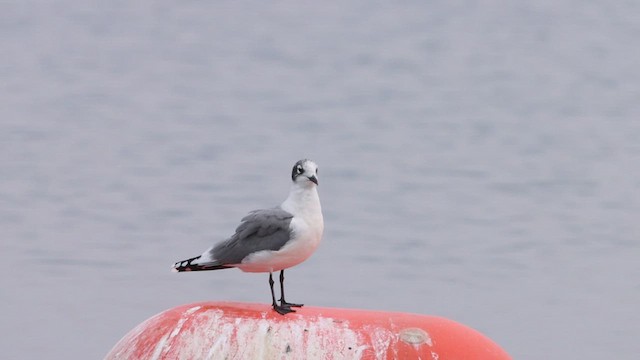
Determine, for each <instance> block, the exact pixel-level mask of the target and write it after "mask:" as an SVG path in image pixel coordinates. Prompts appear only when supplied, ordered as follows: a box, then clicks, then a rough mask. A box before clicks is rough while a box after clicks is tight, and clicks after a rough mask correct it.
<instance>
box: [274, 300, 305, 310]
mask: <svg viewBox="0 0 640 360" xmlns="http://www.w3.org/2000/svg"><path fill="white" fill-rule="evenodd" d="M280 306H281V307H286V308H292V307H303V306H304V304H295V303H290V302H286V301H284V300H280Z"/></svg>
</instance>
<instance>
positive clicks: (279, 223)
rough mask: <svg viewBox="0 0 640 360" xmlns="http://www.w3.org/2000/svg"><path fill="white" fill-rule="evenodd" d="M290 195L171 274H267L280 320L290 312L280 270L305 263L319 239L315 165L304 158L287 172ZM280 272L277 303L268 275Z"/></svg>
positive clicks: (175, 267)
mask: <svg viewBox="0 0 640 360" xmlns="http://www.w3.org/2000/svg"><path fill="white" fill-rule="evenodd" d="M291 181H292V185H291V189H290V191H289V196H288V197H287V198H286V199H285V200H284V202H282V204H280V205H279V206H276V207H274V208H270V209H262V210H254V211H251V212H250V213H249V214H248V215H247V216H245V217H244V218H242V220H241V222H240V225H238V227H237V228H236V231H235V233H234V234H233V235H231V237H229V238H228V239H226V240H224V241H222V242H219V243H217V244H215V245H213V246H212V247H210V248H209V249H207V250H206V251H205V252H204V253H203V254H202V255H200V256H196V257H193V258H191V259H187V260H182V261H178V262H176V263H175V264H174V265H173V269H172V270H173V271H174V272H183V271H202V270H220V269H228V268H239V269H240V270H242V271H244V272H263V273H267V272H268V273H269V286H270V288H271V300H272V306H273V309H274V310H275V311H276V312H278V313H279V314H281V315H285V314H287V313H290V312H295V310H293V309H292V307H301V306H303V304H295V303H289V302H287V301H286V300H285V297H284V270H285V269H288V268H290V267H292V266H295V265H298V264H300V263H301V262H303V261H305V260H306V259H307V258H309V256H311V254H313V252H314V251H315V250H316V248H317V247H318V245H319V244H320V240H321V239H322V232H323V230H324V221H323V219H322V208H321V207H320V198H319V197H318V189H317V186H318V165H316V163H314V162H313V161H311V160H308V159H303V160H300V161H298V162H296V163H295V165H294V166H293V170H292V171H291ZM277 271H280V304H278V303H277V302H276V296H275V293H274V291H273V284H274V281H273V272H277Z"/></svg>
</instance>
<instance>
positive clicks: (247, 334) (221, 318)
mask: <svg viewBox="0 0 640 360" xmlns="http://www.w3.org/2000/svg"><path fill="white" fill-rule="evenodd" d="M296 310H297V312H295V313H291V314H287V315H285V316H282V315H280V314H278V313H276V312H275V311H273V309H272V308H271V306H270V305H266V304H264V305H263V304H247V303H235V302H233V303H232V302H202V303H195V304H189V305H183V306H178V307H175V308H173V309H169V310H166V311H164V312H162V313H160V314H158V315H155V316H153V317H151V318H150V319H148V320H146V321H145V322H143V323H142V324H140V325H138V326H137V327H136V328H134V329H133V330H131V331H130V332H129V333H128V334H126V335H125V336H124V337H123V338H122V339H121V340H120V341H119V342H118V343H117V344H116V345H115V346H114V347H113V349H112V350H111V351H110V352H109V354H108V355H107V357H106V359H107V360H111V359H431V360H446V359H456V360H461V359H474V360H489V359H491V360H503V359H504V360H506V359H511V357H510V356H509V355H508V354H507V353H506V352H505V351H504V350H502V349H501V348H500V347H499V346H498V345H496V344H495V343H494V342H493V341H491V340H490V339H489V338H487V337H486V336H484V335H482V334H481V333H479V332H477V331H475V330H473V329H471V328H469V327H467V326H464V325H461V324H458V323H456V322H454V321H451V320H447V319H444V318H441V317H435V316H426V315H416V314H406V313H395V312H384V311H364V310H352V309H334V308H321V307H309V306H304V307H302V308H299V309H296Z"/></svg>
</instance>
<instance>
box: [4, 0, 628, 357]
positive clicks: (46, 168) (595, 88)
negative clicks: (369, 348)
mask: <svg viewBox="0 0 640 360" xmlns="http://www.w3.org/2000/svg"><path fill="white" fill-rule="evenodd" d="M134 3H135V4H134ZM639 19H640V7H639V5H638V3H637V2H632V1H629V2H615V3H612V2H609V1H592V2H589V3H588V4H585V3H584V2H582V1H577V0H576V1H560V2H558V1H542V2H536V4H535V5H534V4H529V3H528V2H524V1H522V2H516V3H513V4H511V5H503V4H498V3H495V2H483V1H481V2H473V1H467V2H464V1H463V2H439V1H430V2H411V1H408V2H404V3H403V4H402V5H397V6H390V5H381V4H373V3H371V2H368V1H349V2H336V3H331V4H328V3H323V4H306V5H301V4H299V3H298V2H294V1H280V2H277V3H275V4H270V5H268V6H267V5H264V4H262V3H259V2H243V3H235V2H234V3H231V2H228V3H227V2H222V3H218V4H217V5H211V4H209V3H208V2H198V1H187V2H180V3H179V4H169V3H163V2H156V1H139V2H126V1H113V2H109V3H105V2H101V1H95V2H82V3H78V2H72V1H68V0H67V1H57V2H32V1H20V2H18V1H15V2H2V3H0V53H1V54H2V57H1V59H0V169H1V170H0V234H1V235H2V240H1V242H0V252H1V254H2V259H3V262H4V265H5V266H4V268H5V270H4V271H3V272H2V275H0V281H1V282H0V301H1V302H2V306H1V307H0V311H1V313H0V317H1V318H2V322H0V329H1V331H2V336H0V348H2V351H3V358H7V359H16V358H21V359H41V358H50V359H99V358H101V357H102V356H104V355H105V354H106V353H107V352H108V351H109V349H110V348H111V347H112V346H113V345H114V344H115V343H116V342H117V341H118V339H119V338H120V337H122V336H123V335H124V334H125V333H126V332H128V331H129V330H130V329H131V328H133V327H134V326H135V325H136V324H138V323H140V322H141V321H143V320H144V319H146V318H148V317H150V316H151V315H153V314H155V313H157V312H160V311H162V310H164V309H167V308H170V307H173V306H176V305H179V304H184V303H189V302H194V301H200V300H237V301H252V302H268V301H269V292H268V284H267V277H266V275H263V274H257V275H256V274H244V273H242V272H240V271H237V270H233V271H232V270H230V271H227V272H217V273H200V274H173V273H171V272H169V267H170V265H171V264H172V263H173V262H174V261H176V260H179V259H182V258H185V257H189V256H193V255H196V254H198V253H200V252H201V251H202V250H204V249H205V248H207V247H208V246H209V245H210V244H211V243H212V242H213V241H214V240H217V239H222V238H224V237H225V236H228V235H230V234H231V232H232V231H233V229H234V227H235V225H236V224H237V222H238V220H239V219H240V218H241V217H242V216H243V215H244V214H245V213H246V212H247V211H249V210H252V209H254V208H259V207H268V206H273V205H276V204H278V203H279V202H280V201H282V200H283V199H284V197H285V196H286V194H287V191H288V187H289V171H290V168H291V166H292V165H293V163H294V162H295V161H296V160H298V159H300V158H303V157H309V158H312V159H314V160H315V161H316V162H317V163H318V164H319V165H320V189H319V190H320V195H321V200H322V203H323V208H324V214H325V227H326V228H325V236H324V240H323V244H322V246H321V247H320V249H319V250H318V252H317V253H316V254H315V255H314V256H313V257H312V258H311V259H310V260H309V261H307V262H306V263H304V264H302V265H301V266H299V267H297V268H295V269H293V270H290V271H289V272H288V277H287V279H288V284H289V287H288V295H289V297H290V298H291V300H294V301H301V302H305V303H307V304H309V305H317V306H329V307H353V308H366V309H384V310H394V311H407V312H417V313H423V314H434V315H441V316H445V317H448V318H451V319H454V320H456V321H459V322H462V323H464V324H467V325H469V326H472V327H474V328H476V329H478V330H480V331H482V332H483V333H485V334H486V335H488V336H489V337H491V338H492V339H494V340H495V341H496V342H498V343H499V344H501V345H502V346H503V347H504V348H505V349H506V350H507V351H509V352H510V353H511V354H512V355H513V356H514V358H515V359H633V358H636V357H637V354H638V353H640V345H639V344H640V343H639V342H638V338H639V337H640V325H638V324H640V307H639V304H640V280H639V279H640V265H639V264H640V221H638V219H639V217H640V101H639V99H640V90H639V89H640V71H638V64H640V47H639V46H637V45H638V38H639V37H640V20H639Z"/></svg>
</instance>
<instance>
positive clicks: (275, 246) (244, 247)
mask: <svg viewBox="0 0 640 360" xmlns="http://www.w3.org/2000/svg"><path fill="white" fill-rule="evenodd" d="M292 218H293V215H291V214H290V213H289V212H287V211H284V210H282V209H281V208H273V209H264V210H255V211H252V212H250V213H249V214H248V215H247V216H245V217H244V218H242V222H241V223H240V225H239V226H238V228H237V229H236V233H235V234H233V235H232V236H231V237H230V238H229V239H227V240H225V241H223V242H221V243H220V244H218V245H216V246H214V247H213V248H212V249H211V251H210V255H211V258H212V259H215V262H216V263H218V264H220V265H224V264H239V263H240V262H242V259H244V258H245V257H246V256H247V255H249V254H251V253H254V252H257V251H262V250H272V251H275V250H279V249H280V248H282V247H283V246H284V244H286V243H287V241H289V239H290V238H291V231H290V230H289V224H290V223H291V219H292Z"/></svg>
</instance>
